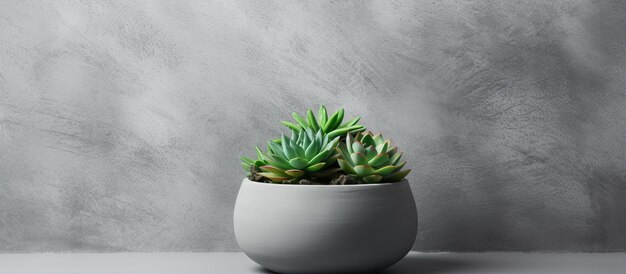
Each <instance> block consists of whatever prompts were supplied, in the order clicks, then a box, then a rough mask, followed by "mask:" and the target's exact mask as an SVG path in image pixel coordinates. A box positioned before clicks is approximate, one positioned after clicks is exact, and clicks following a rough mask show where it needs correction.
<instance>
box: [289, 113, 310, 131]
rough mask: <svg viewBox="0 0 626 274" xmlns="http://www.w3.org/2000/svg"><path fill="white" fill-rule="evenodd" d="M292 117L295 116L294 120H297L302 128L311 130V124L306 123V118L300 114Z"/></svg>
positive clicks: (294, 114)
mask: <svg viewBox="0 0 626 274" xmlns="http://www.w3.org/2000/svg"><path fill="white" fill-rule="evenodd" d="M291 116H293V119H294V120H296V122H298V124H300V126H302V127H303V128H309V124H307V123H306V121H305V120H304V118H302V116H300V114H298V113H296V112H294V113H292V114H291Z"/></svg>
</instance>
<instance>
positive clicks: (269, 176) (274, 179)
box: [258, 172, 291, 183]
mask: <svg viewBox="0 0 626 274" xmlns="http://www.w3.org/2000/svg"><path fill="white" fill-rule="evenodd" d="M258 174H259V175H261V176H263V177H265V178H267V179H270V180H271V181H272V182H276V183H280V182H282V181H285V180H289V179H291V177H289V176H280V175H278V174H274V173H271V172H259V173H258Z"/></svg>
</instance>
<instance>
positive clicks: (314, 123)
mask: <svg viewBox="0 0 626 274" xmlns="http://www.w3.org/2000/svg"><path fill="white" fill-rule="evenodd" d="M306 117H307V119H308V121H309V127H311V128H312V129H313V130H316V131H317V130H319V129H320V126H319V124H318V123H317V121H316V120H315V115H313V111H311V109H308V110H307V111H306Z"/></svg>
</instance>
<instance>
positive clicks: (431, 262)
mask: <svg viewBox="0 0 626 274" xmlns="http://www.w3.org/2000/svg"><path fill="white" fill-rule="evenodd" d="M489 267H490V265H489V264H487V263H485V262H484V261H476V260H470V259H464V258H458V257H454V256H445V257H432V256H407V257H405V258H404V259H402V260H401V261H399V262H398V263H396V264H395V265H393V266H391V267H389V268H386V269H384V270H381V271H378V272H365V273H363V272H359V273H336V274H445V273H452V272H455V273H457V272H459V271H461V272H462V271H463V270H476V269H482V268H489ZM254 273H261V274H277V272H273V271H271V270H269V269H267V268H264V267H262V266H257V267H255V269H254Z"/></svg>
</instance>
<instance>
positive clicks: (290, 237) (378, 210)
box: [233, 179, 418, 274]
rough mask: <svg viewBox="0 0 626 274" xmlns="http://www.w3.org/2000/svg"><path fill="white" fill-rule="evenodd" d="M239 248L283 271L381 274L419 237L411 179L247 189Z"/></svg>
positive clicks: (237, 223) (241, 200)
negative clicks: (379, 182) (368, 272)
mask: <svg viewBox="0 0 626 274" xmlns="http://www.w3.org/2000/svg"><path fill="white" fill-rule="evenodd" d="M233 222H234V228H235V236H236V238H237V243H238V244H239V247H240V248H241V250H243V252H244V253H245V254H246V255H247V256H248V257H250V259H252V260H253V261H255V262H257V263H259V264H260V265H262V266H264V267H265V268H267V269H270V270H272V271H276V272H284V273H293V274H296V273H300V274H302V273H312V274H319V273H328V272H331V273H341V272H361V271H376V270H380V269H383V268H385V267H388V266H390V265H392V264H394V263H396V262H397V261H399V260H400V259H402V258H403V257H404V256H405V255H406V254H407V253H408V252H409V251H410V250H411V246H412V245H413V241H414V240H415V236H416V234H417V223H418V222H417V212H416V208H415V201H414V200H413V195H412V192H411V188H410V185H409V183H408V181H406V180H402V181H400V182H396V183H393V184H362V185H339V186H338V185H303V186H299V185H295V186H294V185H288V184H285V185H283V184H260V183H258V182H253V181H250V180H248V179H244V180H243V182H242V183H241V189H240V190H239V194H238V195H237V201H236V203H235V211H234V218H233Z"/></svg>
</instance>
